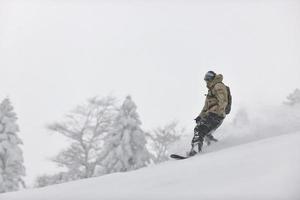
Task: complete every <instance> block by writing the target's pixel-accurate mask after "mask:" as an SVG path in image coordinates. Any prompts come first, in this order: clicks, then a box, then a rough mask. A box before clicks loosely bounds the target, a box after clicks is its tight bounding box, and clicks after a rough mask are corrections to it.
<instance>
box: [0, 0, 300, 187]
mask: <svg viewBox="0 0 300 200" xmlns="http://www.w3.org/2000/svg"><path fill="white" fill-rule="evenodd" d="M208 70H214V71H216V72H217V73H222V74H223V75H224V82H225V84H227V85H229V86H230V87H231V90H232V95H233V99H234V104H233V113H234V112H235V111H236V110H237V109H238V108H240V107H245V108H246V109H248V110H251V109H254V108H256V107H259V106H266V105H279V104H281V103H282V101H283V100H284V99H285V97H286V96H287V95H288V94H289V93H291V92H292V91H293V90H294V89H295V88H297V87H298V88H299V87H300V1H297V0H294V1H291V0H282V1H280V0H277V1H276V0H275V1H270V0H265V1H264V0H261V1H258V0H257V1H246V0H242V1H238V0H233V1H226V2H225V1H217V0H215V1H208V0H207V1H189V0H182V1H178V0H172V1H171V0H170V1H167V0H162V1H158V0H154V1H150V0H149V1H146V0H145V1H142V0H136V1H129V0H127V1H117V0H110V1H108V0H107V1H100V0H99V1H92V0H90V1H89V0H88V1H84V0H82V1H79V0H74V1H71V0H43V1H42V0H40V1H38V0H28V1H26V2H25V1H21V0H20V1H15V0H7V1H5V0H0V77H1V78H0V98H1V99H0V100H2V99H3V98H5V97H9V98H10V99H11V101H12V103H13V105H14V107H15V111H16V113H17V115H18V117H19V120H18V123H19V125H20V128H21V132H20V133H19V135H20V137H21V138H22V139H23V141H24V146H23V149H24V158H25V164H26V167H27V174H28V176H27V178H26V180H27V181H29V182H30V181H32V180H33V178H34V177H35V176H37V175H38V174H41V173H43V172H45V173H47V172H49V171H51V169H52V168H53V166H51V165H50V164H49V163H50V162H47V158H49V157H50V156H52V155H54V154H56V153H57V152H58V151H59V149H60V148H61V147H62V143H61V142H60V141H59V140H57V137H55V136H54V135H51V134H50V133H49V132H48V131H47V130H46V129H45V125H46V124H49V123H51V122H53V121H56V120H59V119H62V118H63V115H64V114H66V113H67V112H68V111H69V110H71V109H72V108H74V106H76V105H78V104H81V103H83V102H84V101H85V100H86V99H87V98H89V97H92V96H95V95H100V96H101V95H102V96H105V95H108V94H113V95H115V96H117V97H119V98H120V100H123V98H125V96H126V95H127V94H130V95H132V98H133V100H134V101H135V102H136V104H137V106H138V112H139V114H140V116H141V120H142V122H143V127H144V128H145V130H151V129H152V128H155V127H156V126H158V125H164V124H166V123H167V122H169V121H171V120H173V119H177V120H179V121H180V122H181V124H182V125H184V126H187V127H188V128H192V127H193V125H194V124H193V123H194V122H193V118H194V117H195V116H196V115H197V114H198V113H199V112H200V111H201V108H202V106H203V101H204V94H205V93H206V86H205V83H204V81H203V76H204V74H205V72H206V71H208ZM233 115H234V114H232V115H231V117H233ZM191 130H192V129H191ZM191 134H192V133H191Z"/></svg>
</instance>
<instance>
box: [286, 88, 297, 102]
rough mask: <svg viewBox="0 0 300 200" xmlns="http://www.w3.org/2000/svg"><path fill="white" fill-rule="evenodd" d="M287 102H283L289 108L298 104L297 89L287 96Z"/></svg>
mask: <svg viewBox="0 0 300 200" xmlns="http://www.w3.org/2000/svg"><path fill="white" fill-rule="evenodd" d="M287 100H288V102H285V104H287V105H290V106H293V105H298V104H300V90H299V89H298V88H297V89H295V90H294V92H293V93H291V94H290V95H289V96H287Z"/></svg>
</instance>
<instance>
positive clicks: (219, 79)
mask: <svg viewBox="0 0 300 200" xmlns="http://www.w3.org/2000/svg"><path fill="white" fill-rule="evenodd" d="M222 81H223V75H222V74H217V75H216V77H215V78H214V79H213V80H211V81H208V82H207V84H206V86H207V88H208V89H211V88H213V86H215V85H216V84H217V83H221V82H222Z"/></svg>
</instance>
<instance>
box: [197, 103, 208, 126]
mask: <svg viewBox="0 0 300 200" xmlns="http://www.w3.org/2000/svg"><path fill="white" fill-rule="evenodd" d="M207 110H208V104H207V99H205V103H204V106H203V108H202V111H201V113H200V114H199V115H198V116H197V117H196V118H195V121H196V123H198V121H199V120H200V119H201V118H204V117H205V115H206V112H207Z"/></svg>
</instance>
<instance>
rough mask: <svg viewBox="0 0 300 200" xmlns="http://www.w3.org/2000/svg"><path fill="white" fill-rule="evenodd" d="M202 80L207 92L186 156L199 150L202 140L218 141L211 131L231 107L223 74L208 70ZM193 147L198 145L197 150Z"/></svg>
mask: <svg viewBox="0 0 300 200" xmlns="http://www.w3.org/2000/svg"><path fill="white" fill-rule="evenodd" d="M204 80H205V81H206V86H207V88H208V94H207V95H206V99H205V105H204V107H203V109H202V111H201V113H200V114H199V116H198V117H197V118H196V119H195V121H196V124H197V125H196V127H195V129H194V137H193V139H192V149H191V151H190V152H189V153H188V154H189V155H188V156H194V155H195V154H197V153H199V152H201V150H202V146H203V141H204V140H205V141H206V142H207V143H208V144H210V142H211V141H218V140H217V139H215V138H214V137H213V135H212V133H213V132H214V131H215V130H216V129H217V128H218V127H219V126H220V125H221V124H222V122H223V120H224V119H225V117H226V114H229V112H230V109H231V94H230V90H229V87H227V86H226V85H225V84H224V83H223V82H222V81H223V75H222V74H216V73H215V72H213V71H208V72H207V73H206V74H205V77H204ZM195 147H198V148H196V150H198V152H197V151H196V150H195V149H194V148H195Z"/></svg>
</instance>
